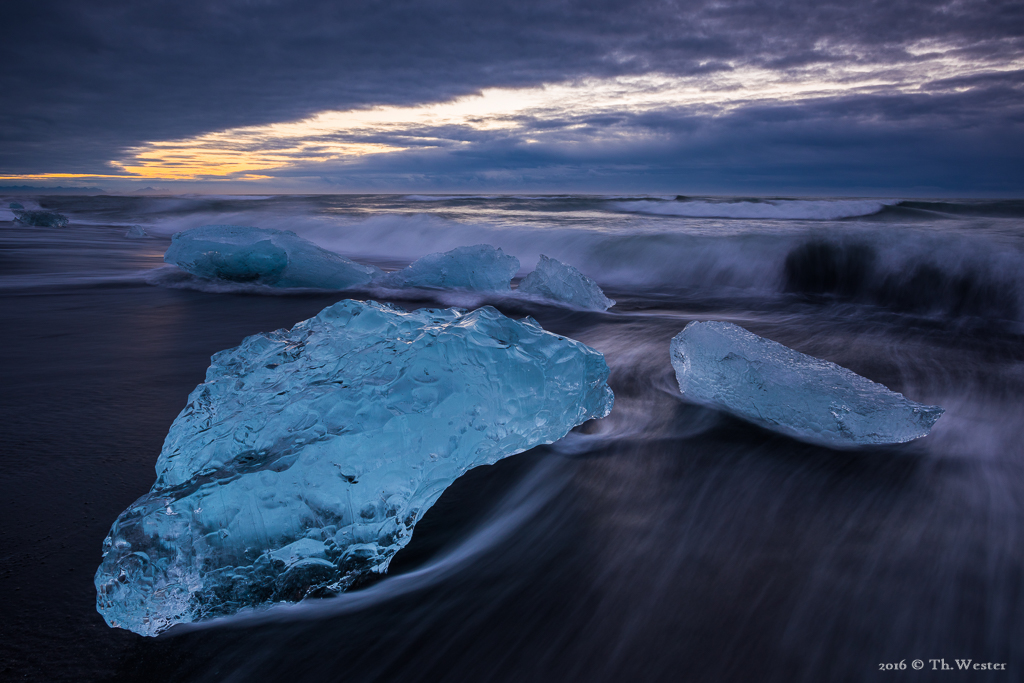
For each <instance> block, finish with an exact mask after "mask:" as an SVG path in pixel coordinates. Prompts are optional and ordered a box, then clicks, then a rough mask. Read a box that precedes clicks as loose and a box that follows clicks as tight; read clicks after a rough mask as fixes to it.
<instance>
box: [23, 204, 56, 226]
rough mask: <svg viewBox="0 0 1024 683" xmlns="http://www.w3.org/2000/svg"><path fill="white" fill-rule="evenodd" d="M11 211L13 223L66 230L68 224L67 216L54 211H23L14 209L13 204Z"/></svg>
mask: <svg viewBox="0 0 1024 683" xmlns="http://www.w3.org/2000/svg"><path fill="white" fill-rule="evenodd" d="M19 206H20V204H19ZM11 210H12V211H13V212H14V222H15V223H21V224H22V225H31V226H33V227H36V228H66V227H67V225H68V222H69V221H68V217H67V216H64V215H62V214H59V213H57V212H56V211H24V210H21V209H15V208H14V205H13V204H12V205H11Z"/></svg>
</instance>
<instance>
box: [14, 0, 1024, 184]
mask: <svg viewBox="0 0 1024 683" xmlns="http://www.w3.org/2000/svg"><path fill="white" fill-rule="evenodd" d="M22 5H23V6H21V7H19V8H16V9H15V10H14V11H12V12H11V13H10V14H9V15H8V17H7V21H5V22H4V23H3V27H2V29H0V31H2V32H3V35H2V36H0V51H2V53H3V58H4V60H5V64H7V65H13V68H12V67H11V66H9V67H8V68H6V69H4V70H3V72H2V76H0V84H2V86H3V89H4V92H5V93H6V94H7V95H8V97H7V98H6V100H7V101H6V102H5V107H4V108H2V109H0V140H2V144H0V173H2V174H4V175H6V176H8V177H19V178H30V177H33V176H35V177H37V178H38V177H43V178H45V177H47V176H48V174H82V175H87V176H89V177H90V178H96V177H100V176H104V175H111V176H118V175H122V174H124V173H125V172H126V171H127V172H130V173H135V174H138V175H139V177H142V178H145V179H147V180H146V182H149V179H152V178H164V179H172V180H173V179H174V178H181V179H186V178H187V179H191V180H203V179H218V178H236V179H243V180H244V179H247V178H257V177H265V178H268V180H265V181H263V182H266V183H271V184H273V185H274V186H276V187H282V188H293V189H302V188H304V187H305V188H310V189H334V190H336V191H345V190H368V189H373V190H378V191H389V190H395V191H406V190H431V189H436V190H438V191H448V190H453V189H465V190H466V191H473V190H481V191H488V190H493V189H498V190H500V189H508V190H513V191H514V190H516V189H522V188H527V187H529V188H531V189H535V190H542V189H545V188H547V189H550V190H552V191H557V190H576V191H587V190H593V191H615V188H620V187H624V186H626V185H628V186H630V188H632V189H643V188H644V187H648V188H649V189H650V190H652V191H660V190H662V189H666V188H670V187H672V188H679V189H680V190H681V191H682V190H686V189H688V188H693V190H692V191H698V190H704V191H725V192H728V191H730V188H735V189H736V191H741V190H742V191H771V189H772V188H779V189H791V190H793V191H797V190H801V191H815V190H816V188H817V189H820V190H821V191H828V190H831V189H834V190H836V191H856V190H857V189H859V188H863V189H865V190H870V191H872V192H877V191H879V190H882V189H884V188H887V187H888V188H893V189H894V191H900V190H903V189H912V188H921V189H922V190H923V191H938V192H947V193H949V192H951V193H956V192H957V191H958V190H962V191H963V192H965V193H968V192H975V193H977V192H981V193H996V194H998V193H1004V194H1005V193H1009V192H1013V190H1014V188H1015V187H1016V188H1019V187H1021V185H1022V183H1021V180H1024V170H1021V169H1024V163H1021V162H1022V161H1024V158H1022V157H1024V145H1022V140H1024V135H1022V131H1024V105H1022V101H1024V98H1022V89H1024V84H1022V81H1024V76H1022V74H1024V39H1022V37H1021V34H1022V27H1024V8H1022V6H1021V5H1020V3H1019V2H999V1H994V2H970V1H968V2H951V3H947V4H945V5H940V4H935V3H924V2H905V3H891V2H889V3H881V2H870V1H864V0H861V1H859V2H858V1H856V0H854V1H852V2H842V3H839V2H836V3H831V4H830V3H823V2H792V1H787V2H744V1H739V2H729V1H725V2H721V1H714V2H646V3H644V2H640V3H637V2H630V3H619V2H603V3H602V2H550V1H549V2H529V1H528V2H514V3H513V2H504V3H488V4H487V5H486V7H484V6H481V4H480V3H470V2H423V1H419V2H387V3H384V2H358V3H357V2H352V3H336V2H274V1H259V0H255V1H250V0H247V1H244V2H243V1H235V2H189V1H186V2H174V3H171V2H152V3H127V2H110V1H108V2H91V3H88V4H87V6H86V5H83V4H82V3H72V2H64V1H63V0H50V1H49V2H47V1H43V2H37V3H33V4H31V5H29V4H28V3H23V4H22ZM460 98H461V99H460ZM115 181H116V178H115V179H113V180H110V182H115ZM64 184H67V183H66V182H65V183H64ZM90 184H92V183H91V182H90ZM872 188H873V189H872ZM1018 192H1019V190H1018Z"/></svg>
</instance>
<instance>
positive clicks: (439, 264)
mask: <svg viewBox="0 0 1024 683" xmlns="http://www.w3.org/2000/svg"><path fill="white" fill-rule="evenodd" d="M518 272H519V259H517V258H516V257H515V256H509V255H507V254H505V253H504V252H503V251H502V250H501V249H495V248H494V247H492V246H491V245H489V244H476V245H474V246H471V247H457V248H455V249H452V250H451V251H446V252H444V253H443V254H441V253H438V254H427V255H426V256H424V257H423V258H421V259H419V260H417V261H414V262H413V263H412V264H411V265H409V266H408V267H406V268H403V269H402V270H397V271H395V272H393V273H388V274H387V275H385V276H383V277H382V278H380V280H378V281H377V282H375V283H374V284H377V285H379V286H381V287H386V288H388V289H403V288H406V287H418V288H422V289H467V290H471V291H478V292H490V291H509V290H510V289H511V282H512V278H513V277H515V274H516V273H518Z"/></svg>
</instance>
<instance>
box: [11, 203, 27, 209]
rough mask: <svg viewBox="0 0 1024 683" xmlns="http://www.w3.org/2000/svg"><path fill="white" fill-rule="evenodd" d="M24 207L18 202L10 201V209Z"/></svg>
mask: <svg viewBox="0 0 1024 683" xmlns="http://www.w3.org/2000/svg"><path fill="white" fill-rule="evenodd" d="M24 208H25V207H24V206H22V205H21V204H19V203H18V202H11V209H24Z"/></svg>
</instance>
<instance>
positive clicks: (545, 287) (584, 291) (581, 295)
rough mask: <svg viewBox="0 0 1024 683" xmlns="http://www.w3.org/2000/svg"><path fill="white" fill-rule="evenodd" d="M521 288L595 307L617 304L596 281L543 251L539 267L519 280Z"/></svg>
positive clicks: (605, 307) (541, 295)
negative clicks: (549, 256)
mask: <svg viewBox="0 0 1024 683" xmlns="http://www.w3.org/2000/svg"><path fill="white" fill-rule="evenodd" d="M519 291H520V292H523V293H525V294H532V295H533V296H539V297H542V298H544V299H551V300H552V301H562V302H564V303H567V304H569V305H570V306H575V307H576V308H586V309H589V310H592V311H606V310H608V309H609V308H611V307H612V306H614V305H615V302H614V301H612V300H611V299H609V298H608V297H606V296H605V295H604V292H602V291H601V288H600V287H599V286H598V284H597V283H596V282H594V281H593V280H591V279H590V278H589V277H587V276H586V275H584V274H583V273H581V272H580V271H578V270H576V269H575V268H573V267H572V266H570V265H568V264H565V263H562V262H561V261H558V260H556V259H553V258H548V257H547V256H545V255H544V254H541V255H540V261H538V262H537V269H536V270H534V271H533V272H532V273H530V274H529V275H527V276H526V277H524V278H523V280H522V282H520V283H519Z"/></svg>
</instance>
